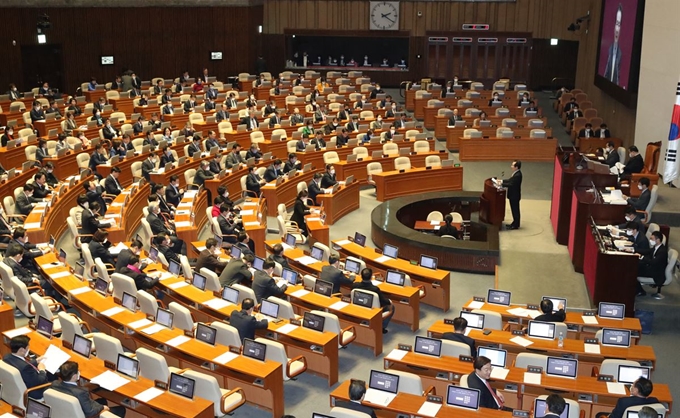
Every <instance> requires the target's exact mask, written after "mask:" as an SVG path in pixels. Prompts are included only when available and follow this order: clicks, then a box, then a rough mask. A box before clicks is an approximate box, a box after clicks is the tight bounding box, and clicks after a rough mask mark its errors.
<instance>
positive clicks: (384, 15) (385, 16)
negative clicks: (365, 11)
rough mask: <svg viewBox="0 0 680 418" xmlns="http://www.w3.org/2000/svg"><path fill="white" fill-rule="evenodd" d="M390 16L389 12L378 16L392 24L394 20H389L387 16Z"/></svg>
mask: <svg viewBox="0 0 680 418" xmlns="http://www.w3.org/2000/svg"><path fill="white" fill-rule="evenodd" d="M391 14H392V12H390V13H380V16H382V17H383V18H384V19H387V20H389V21H390V22H392V23H394V20H392V19H390V18H389V15H391Z"/></svg>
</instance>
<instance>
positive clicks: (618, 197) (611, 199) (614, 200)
mask: <svg viewBox="0 0 680 418" xmlns="http://www.w3.org/2000/svg"><path fill="white" fill-rule="evenodd" d="M602 199H604V201H605V203H611V204H612V205H626V204H628V202H627V201H626V199H624V198H623V192H622V191H621V190H612V191H611V193H609V194H603V195H602Z"/></svg>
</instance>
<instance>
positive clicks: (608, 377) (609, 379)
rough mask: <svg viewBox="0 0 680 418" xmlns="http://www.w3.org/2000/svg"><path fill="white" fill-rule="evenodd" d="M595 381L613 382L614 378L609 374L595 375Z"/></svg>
mask: <svg viewBox="0 0 680 418" xmlns="http://www.w3.org/2000/svg"><path fill="white" fill-rule="evenodd" d="M597 381H598V382H613V381H614V376H612V375H610V374H598V375H597Z"/></svg>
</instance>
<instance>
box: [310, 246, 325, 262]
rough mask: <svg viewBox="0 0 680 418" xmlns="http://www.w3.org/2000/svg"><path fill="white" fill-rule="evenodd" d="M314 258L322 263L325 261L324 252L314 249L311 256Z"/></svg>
mask: <svg viewBox="0 0 680 418" xmlns="http://www.w3.org/2000/svg"><path fill="white" fill-rule="evenodd" d="M310 255H311V256H312V258H314V259H316V260H319V261H322V260H323V250H322V249H321V248H318V247H312V252H311V254H310Z"/></svg>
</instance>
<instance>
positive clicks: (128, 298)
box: [121, 292, 137, 312]
mask: <svg viewBox="0 0 680 418" xmlns="http://www.w3.org/2000/svg"><path fill="white" fill-rule="evenodd" d="M121 303H122V304H123V307H124V308H127V309H128V310H129V311H131V312H136V311H137V296H132V295H131V294H129V293H128V292H123V300H122V301H121Z"/></svg>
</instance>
